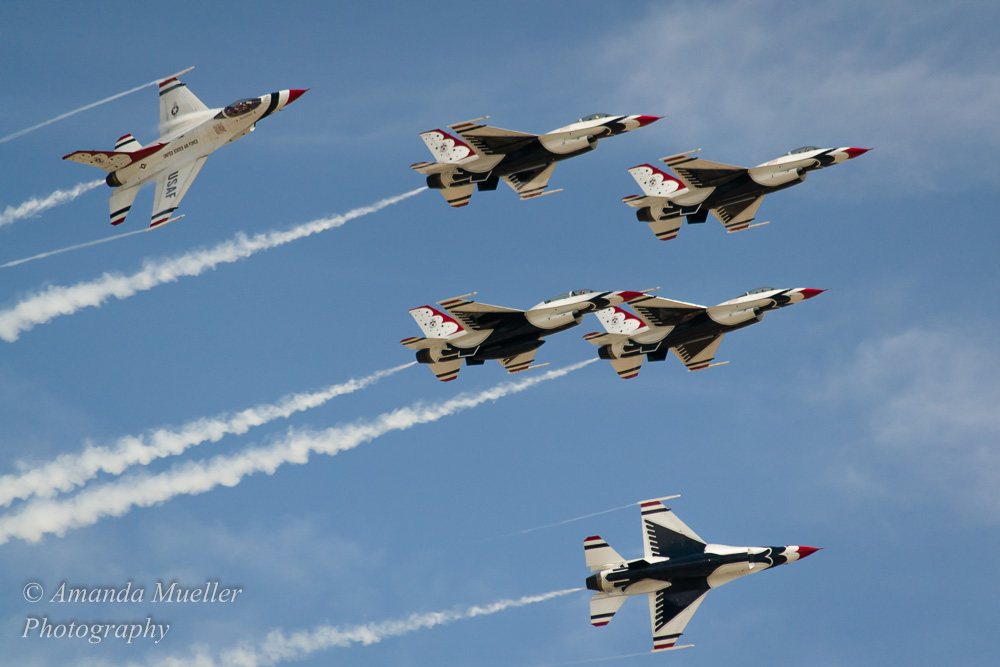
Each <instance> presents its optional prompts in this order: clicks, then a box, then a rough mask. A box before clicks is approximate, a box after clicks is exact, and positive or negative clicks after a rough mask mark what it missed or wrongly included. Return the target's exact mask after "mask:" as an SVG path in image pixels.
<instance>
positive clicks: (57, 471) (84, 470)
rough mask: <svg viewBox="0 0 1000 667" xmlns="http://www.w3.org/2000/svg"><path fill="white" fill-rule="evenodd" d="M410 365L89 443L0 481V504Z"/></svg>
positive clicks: (262, 420)
mask: <svg viewBox="0 0 1000 667" xmlns="http://www.w3.org/2000/svg"><path fill="white" fill-rule="evenodd" d="M415 363H416V362H415V361H413V362H410V363H408V364H403V365H402V366H396V367H395V368H388V369H386V370H381V371H377V372H375V373H372V374H371V375H368V376H366V377H363V378H356V379H351V380H348V381H347V382H342V383H339V384H335V385H331V386H329V387H326V388H325V389H321V390H319V391H314V392H308V393H298V394H291V395H289V396H285V397H284V398H281V399H280V400H278V401H277V402H274V403H270V404H265V405H258V406H256V407H253V408H249V409H247V410H243V411H242V412H238V413H236V414H229V415H219V416H216V417H209V418H202V419H197V420H195V421H191V422H188V423H187V424H184V425H183V426H181V427H180V428H176V429H170V428H160V429H156V430H154V431H150V432H149V433H146V434H144V435H140V436H126V437H123V438H120V439H119V440H118V441H117V442H116V443H115V444H114V445H113V446H109V447H104V446H99V445H90V446H87V447H85V448H84V449H83V451H81V452H79V453H76V454H62V455H60V456H59V457H57V458H56V459H55V460H54V461H50V462H48V463H45V464H42V465H39V466H36V467H33V468H28V469H26V470H23V471H21V472H19V473H17V474H13V475H3V476H2V477H0V505H2V506H7V505H10V504H11V503H12V502H13V501H15V500H23V499H26V498H30V497H32V496H37V497H40V498H50V497H52V496H55V495H56V494H58V493H66V492H68V491H71V490H73V489H75V488H77V487H79V486H82V485H83V484H85V483H86V482H88V481H89V480H91V479H93V478H94V477H96V476H97V475H98V474H99V473H102V472H105V473H110V474H112V475H120V474H121V473H122V472H123V471H124V470H125V469H126V468H128V467H130V466H134V465H148V464H149V463H150V462H152V461H155V460H157V459H161V458H164V457H167V456H176V455H177V454H180V453H182V452H184V451H185V450H187V449H189V448H191V447H195V446H197V445H201V444H203V443H206V442H218V441H219V440H221V439H222V438H223V437H224V436H226V435H240V434H243V433H246V432H247V431H249V430H250V429H251V428H252V427H254V426H261V425H263V424H266V423H268V422H271V421H273V420H275V419H281V418H286V417H289V416H291V415H292V414H294V413H296V412H301V411H303V410H309V409H312V408H316V407H319V406H321V405H323V404H324V403H326V402H327V401H329V400H331V399H333V398H335V397H337V396H343V395H344V394H350V393H353V392H355V391H358V390H360V389H364V388H365V387H368V386H370V385H372V384H374V383H375V382H377V381H379V380H380V379H382V378H384V377H387V376H389V375H392V374H394V373H397V372H399V371H401V370H403V369H404V368H409V367H410V366H412V365H414V364H415Z"/></svg>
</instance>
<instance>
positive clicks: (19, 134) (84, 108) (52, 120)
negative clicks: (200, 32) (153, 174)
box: [0, 79, 160, 144]
mask: <svg viewBox="0 0 1000 667" xmlns="http://www.w3.org/2000/svg"><path fill="white" fill-rule="evenodd" d="M159 81H160V79H156V80H154V81H150V82H148V83H144V84H142V85H141V86H136V87H135V88H129V89H128V90H126V91H125V92H123V93H118V94H117V95H112V96H111V97H105V98H104V99H103V100H98V101H97V102H93V103H91V104H88V105H86V106H82V107H80V108H79V109H73V110H72V111H67V112H66V113H64V114H62V115H59V116H56V117H55V118H50V119H49V120H47V121H45V122H44V123H39V124H38V125H32V126H31V127H28V128H25V129H23V130H20V131H18V132H15V133H14V134H8V135H7V136H6V137H3V138H2V139H0V144H2V143H5V142H7V141H10V140H11V139H17V138H18V137H23V136H24V135H26V134H28V133H29V132H34V131H35V130H37V129H39V128H43V127H45V126H46V125H51V124H52V123H56V122H59V121H60V120H63V119H64V118H69V117H70V116H74V115H76V114H78V113H80V112H82V111H87V110H88V109H93V108H94V107H99V106H101V105H102V104H107V103H108V102H111V101H113V100H117V99H118V98H119V97H125V96H126V95H131V94H132V93H135V92H137V91H140V90H142V89H143V88H146V87H148V86H155V85H156V84H157V83H158V82H159Z"/></svg>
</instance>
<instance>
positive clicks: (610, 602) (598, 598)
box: [590, 593, 628, 627]
mask: <svg viewBox="0 0 1000 667" xmlns="http://www.w3.org/2000/svg"><path fill="white" fill-rule="evenodd" d="M626 597H628V596H626V595H622V594H621V593H595V594H594V597H592V598H590V624H591V625H593V626H595V627H601V626H603V625H607V624H608V623H610V622H611V618H612V617H613V616H614V615H615V613H616V612H617V611H618V610H619V609H621V606H622V604H624V603H625V598H626Z"/></svg>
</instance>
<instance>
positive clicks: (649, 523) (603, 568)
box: [583, 496, 819, 653]
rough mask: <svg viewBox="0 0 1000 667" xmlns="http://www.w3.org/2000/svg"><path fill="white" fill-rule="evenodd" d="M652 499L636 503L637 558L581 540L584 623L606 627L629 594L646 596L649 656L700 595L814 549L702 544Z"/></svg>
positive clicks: (667, 641) (667, 640) (675, 632)
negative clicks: (587, 595) (587, 594)
mask: <svg viewBox="0 0 1000 667" xmlns="http://www.w3.org/2000/svg"><path fill="white" fill-rule="evenodd" d="M670 498H677V496H669V497H668V498H657V499H654V500H644V501H642V502H640V503H639V506H640V507H641V509H642V548H643V557H642V558H639V559H636V560H629V561H626V560H625V559H624V558H622V557H621V556H620V555H618V552H617V551H615V550H614V549H612V548H611V547H609V546H608V543H607V542H605V541H604V540H602V539H601V538H600V537H599V536H597V535H595V536H593V537H588V538H587V539H585V540H584V541H583V549H584V555H585V556H586V559H587V566H588V567H589V568H590V571H591V572H593V573H594V574H592V575H590V576H589V577H587V588H588V589H590V590H592V591H597V592H596V593H594V597H592V598H591V600H590V622H591V624H592V625H595V626H603V625H607V624H608V623H609V622H610V621H611V618H612V617H613V616H614V615H615V612H617V611H618V609H619V608H620V607H621V606H622V603H623V602H625V598H626V597H628V596H630V595H641V594H648V595H649V619H650V622H651V623H652V627H653V652H654V653H655V652H657V651H667V650H670V649H681V648H688V647H690V646H693V644H686V645H684V646H675V645H674V644H675V643H676V641H677V638H678V637H680V636H681V634H682V633H683V632H684V628H685V627H686V626H687V624H688V622H689V621H690V620H691V617H692V616H694V613H695V612H696V611H698V607H699V606H700V605H701V603H702V601H703V600H704V599H705V596H706V595H708V592H709V591H710V590H711V589H713V588H718V587H719V586H721V585H723V584H727V583H729V582H730V581H732V580H734V579H738V578H739V577H742V576H744V575H747V574H753V573H754V572H761V571H762V570H766V569H768V568H771V567H776V566H778V565H784V564H785V563H791V562H794V561H797V560H800V559H802V558H805V557H806V556H809V555H811V554H813V553H815V552H816V551H818V550H819V549H817V548H815V547H802V546H786V547H729V546H724V545H721V544H706V543H705V540H703V539H701V538H700V537H698V535H697V534H696V533H695V532H694V531H693V530H691V529H690V528H688V527H687V526H686V525H685V524H684V522H683V521H681V520H680V519H678V518H677V516H676V515H675V514H674V513H673V512H672V511H670V510H669V509H668V508H667V507H666V506H664V504H663V503H662V502H661V501H662V500H669V499H670Z"/></svg>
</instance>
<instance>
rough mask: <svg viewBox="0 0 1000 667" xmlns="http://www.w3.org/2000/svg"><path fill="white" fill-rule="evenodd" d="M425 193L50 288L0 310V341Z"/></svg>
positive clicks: (388, 200)
mask: <svg viewBox="0 0 1000 667" xmlns="http://www.w3.org/2000/svg"><path fill="white" fill-rule="evenodd" d="M426 189H427V188H418V189H416V190H411V191H410V192H406V193H404V194H401V195H397V196H395V197H389V198H387V199H383V200H381V201H378V202H375V203H374V204H371V205H369V206H362V207H360V208H356V209H354V210H352V211H348V212H347V213H344V214H343V215H335V216H333V217H330V218H320V219H319V220H313V221H312V222H306V223H303V224H301V225H298V226H296V227H292V228H291V229H288V230H284V231H270V232H261V233H259V234H254V235H253V236H251V237H247V236H246V235H245V234H242V233H240V234H237V235H236V236H235V237H233V238H232V239H229V240H228V241H224V242H222V243H220V244H218V245H216V246H215V247H212V248H208V249H207V250H194V251H191V252H188V253H185V254H183V255H179V256H177V257H173V258H171V259H166V260H159V261H147V262H146V264H145V266H144V267H143V269H142V270H141V271H139V272H137V273H133V274H132V275H130V276H124V275H122V274H120V273H105V274H104V275H103V276H101V277H100V278H98V279H96V280H92V281H88V282H81V283H77V284H75V285H71V286H68V287H66V286H55V285H54V286H50V287H48V288H46V289H44V290H42V291H40V292H36V293H35V294H32V295H29V296H28V297H27V298H25V299H24V300H22V301H21V302H20V303H18V304H17V305H15V306H14V307H13V308H10V309H7V310H2V311H0V338H2V339H3V340H5V341H7V342H9V343H10V342H14V341H16V340H17V339H18V338H19V337H20V336H21V334H22V333H23V332H25V331H28V330H30V329H32V328H34V327H35V326H37V325H39V324H44V323H46V322H49V321H50V320H52V319H54V318H56V317H59V316H60V315H72V314H73V313H75V312H77V311H79V310H81V309H83V308H89V307H97V306H101V305H102V304H103V303H104V302H105V301H107V300H108V299H110V298H111V297H114V298H116V299H119V300H121V299H127V298H128V297H130V296H133V295H134V294H136V293H137V292H142V291H146V290H149V289H152V288H154V287H156V286H157V285H162V284H164V283H169V282H174V281H175V280H177V279H178V278H181V277H183V276H198V275H201V274H202V273H204V272H205V271H208V270H209V269H214V268H215V267H217V266H219V265H220V264H228V263H232V262H236V261H237V260H240V259H244V258H246V257H250V256H251V255H254V254H256V253H258V252H261V251H262V250H269V249H271V248H275V247H277V246H280V245H284V244H286V243H290V242H292V241H295V240H297V239H301V238H304V237H307V236H312V235H313V234H318V233H319V232H323V231H326V230H328V229H333V228H335V227H340V226H342V225H344V224H345V223H347V222H348V221H350V220H353V219H355V218H359V217H361V216H364V215H368V214H370V213H375V212H376V211H379V210H381V209H383V208H385V207H386V206H391V205H392V204H396V203H398V202H401V201H403V200H404V199H408V198H410V197H412V196H414V195H416V194H418V193H420V192H423V191H424V190H426Z"/></svg>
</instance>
